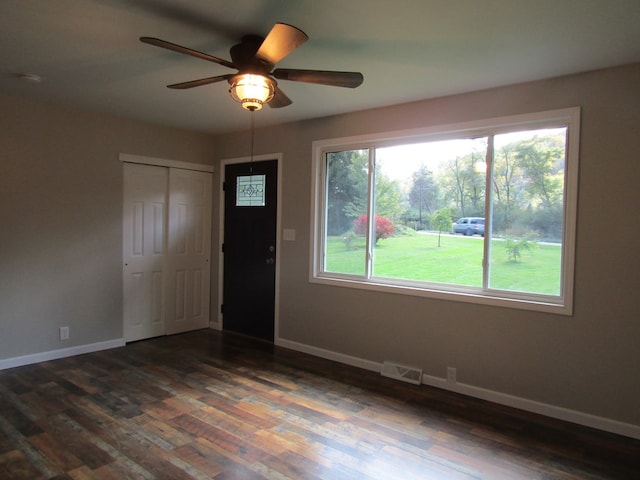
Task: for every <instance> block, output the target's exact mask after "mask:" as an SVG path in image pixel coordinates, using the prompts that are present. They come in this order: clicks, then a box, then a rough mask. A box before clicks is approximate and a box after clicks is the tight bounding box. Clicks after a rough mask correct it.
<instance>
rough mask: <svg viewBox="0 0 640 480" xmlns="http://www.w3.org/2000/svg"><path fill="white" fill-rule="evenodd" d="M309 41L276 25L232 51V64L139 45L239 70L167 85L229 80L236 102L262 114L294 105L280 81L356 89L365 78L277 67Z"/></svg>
mask: <svg viewBox="0 0 640 480" xmlns="http://www.w3.org/2000/svg"><path fill="white" fill-rule="evenodd" d="M308 39H309V37H307V35H306V34H305V33H304V32H303V31H302V30H300V29H298V28H296V27H293V26H291V25H287V24H286V23H276V24H275V25H274V26H273V28H272V29H271V31H270V32H269V34H268V35H267V36H266V37H261V36H259V35H246V36H244V37H243V38H242V41H241V42H240V43H239V44H238V45H234V46H233V47H231V50H230V55H231V61H228V60H225V59H223V58H218V57H214V56H213V55H209V54H207V53H202V52H199V51H197V50H193V49H191V48H187V47H183V46H180V45H176V44H175V43H171V42H167V41H165V40H160V39H159V38H153V37H140V41H142V42H144V43H148V44H150V45H155V46H157V47H162V48H166V49H168V50H172V51H174V52H178V53H183V54H185V55H191V56H193V57H196V58H201V59H203V60H208V61H210V62H213V63H217V64H219V65H223V66H225V67H229V68H233V69H235V70H238V72H237V73H231V74H226V75H218V76H215V77H207V78H201V79H198V80H191V81H188V82H182V83H174V84H171V85H167V87H169V88H177V89H186V88H193V87H199V86H201V85H208V84H210V83H216V82H221V81H223V80H226V81H227V82H229V84H230V85H231V88H230V89H229V92H230V93H231V96H232V97H233V98H234V100H236V101H238V102H240V103H241V104H242V106H243V107H244V108H246V109H247V110H251V111H254V110H260V109H261V108H262V106H263V104H265V103H268V104H269V106H270V107H272V108H281V107H286V106H287V105H291V103H292V101H291V99H290V98H289V97H287V96H286V95H285V93H284V92H283V91H282V90H280V88H279V87H278V83H277V81H276V79H277V80H290V81H293V82H306V83H316V84H320V85H329V86H334V87H347V88H356V87H358V86H360V85H361V84H362V82H363V80H364V77H363V76H362V74H361V73H359V72H335V71H326V70H300V69H292V68H276V69H275V70H274V66H275V64H276V63H278V62H279V61H280V60H282V59H283V58H284V57H286V56H287V55H289V54H290V53H291V52H293V51H294V50H295V49H296V48H298V47H299V46H300V45H302V44H303V43H304V42H306V41H307V40H308Z"/></svg>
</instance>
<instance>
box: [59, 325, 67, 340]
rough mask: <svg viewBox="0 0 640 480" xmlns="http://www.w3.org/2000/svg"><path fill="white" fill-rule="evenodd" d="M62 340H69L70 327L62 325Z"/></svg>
mask: <svg viewBox="0 0 640 480" xmlns="http://www.w3.org/2000/svg"><path fill="white" fill-rule="evenodd" d="M60 340H69V327H60Z"/></svg>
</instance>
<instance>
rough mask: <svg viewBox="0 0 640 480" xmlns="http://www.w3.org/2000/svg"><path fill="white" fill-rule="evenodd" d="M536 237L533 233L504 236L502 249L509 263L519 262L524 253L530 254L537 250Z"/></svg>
mask: <svg viewBox="0 0 640 480" xmlns="http://www.w3.org/2000/svg"><path fill="white" fill-rule="evenodd" d="M536 238H537V236H536V234H535V233H533V232H528V233H525V234H524V235H521V236H506V237H505V239H504V248H505V250H506V251H507V257H508V258H509V261H510V262H519V261H520V259H521V258H522V254H523V253H524V252H532V251H533V250H535V249H536V248H538V243H537V240H536Z"/></svg>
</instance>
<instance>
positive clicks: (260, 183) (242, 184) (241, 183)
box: [236, 175, 265, 207]
mask: <svg viewBox="0 0 640 480" xmlns="http://www.w3.org/2000/svg"><path fill="white" fill-rule="evenodd" d="M264 184H265V175H239V176H238V177H237V179H236V207H264Z"/></svg>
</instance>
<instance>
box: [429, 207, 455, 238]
mask: <svg viewBox="0 0 640 480" xmlns="http://www.w3.org/2000/svg"><path fill="white" fill-rule="evenodd" d="M451 216H452V213H451V209H450V208H449V207H446V208H441V209H440V210H438V211H436V212H435V213H434V214H433V215H431V228H434V229H435V230H437V231H438V246H440V234H441V233H442V232H450V231H451Z"/></svg>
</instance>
